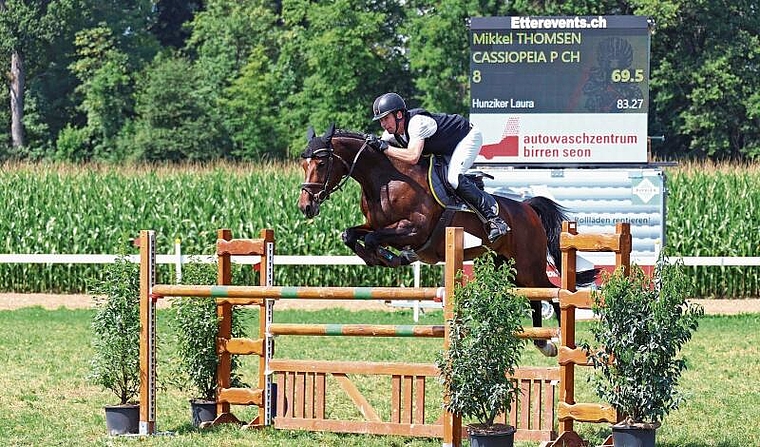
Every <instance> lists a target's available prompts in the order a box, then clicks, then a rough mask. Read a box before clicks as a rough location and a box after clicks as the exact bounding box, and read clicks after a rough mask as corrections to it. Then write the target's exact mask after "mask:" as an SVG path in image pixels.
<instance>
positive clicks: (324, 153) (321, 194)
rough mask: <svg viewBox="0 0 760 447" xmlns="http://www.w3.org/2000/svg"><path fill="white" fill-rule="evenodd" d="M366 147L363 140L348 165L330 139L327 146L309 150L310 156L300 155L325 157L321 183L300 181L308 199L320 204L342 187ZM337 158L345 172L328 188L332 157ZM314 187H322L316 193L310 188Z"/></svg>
mask: <svg viewBox="0 0 760 447" xmlns="http://www.w3.org/2000/svg"><path fill="white" fill-rule="evenodd" d="M366 148H367V142H366V141H365V142H364V143H363V144H362V147H361V148H359V150H358V151H356V155H355V156H354V159H353V161H352V162H351V164H350V165H349V164H348V162H347V161H346V160H344V159H343V157H341V156H340V155H338V154H336V153H335V149H333V147H332V143H331V141H330V140H328V141H327V146H326V147H323V148H319V149H315V150H313V151H311V153H310V156H306V154H305V153H304V154H303V155H301V157H302V158H304V159H306V158H327V175H325V181H324V182H322V183H315V182H304V183H301V191H304V192H306V194H308V195H309V199H310V200H311V201H313V202H316V203H317V204H321V203H322V202H324V201H325V200H327V199H329V198H330V195H331V194H332V193H334V192H335V191H339V190H340V189H341V188H343V185H345V184H346V182H347V181H348V179H349V178H350V177H351V174H353V173H354V168H355V167H356V161H357V160H358V159H359V156H360V155H361V154H362V152H364V149H366ZM335 158H337V159H338V160H339V161H340V162H341V163H343V166H344V167H345V168H346V171H347V174H345V175H344V176H343V177H341V179H340V180H339V181H338V183H337V184H336V185H335V186H334V187H332V188H330V189H329V190H328V186H327V184H328V182H329V181H330V178H331V174H332V169H333V159H335ZM315 188H322V189H320V190H319V191H318V192H317V193H316V194H315V193H313V192H312V189H315Z"/></svg>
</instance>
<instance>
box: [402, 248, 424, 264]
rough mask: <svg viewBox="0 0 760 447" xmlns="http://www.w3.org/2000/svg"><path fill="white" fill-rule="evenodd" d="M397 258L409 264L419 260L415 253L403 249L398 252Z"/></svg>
mask: <svg viewBox="0 0 760 447" xmlns="http://www.w3.org/2000/svg"><path fill="white" fill-rule="evenodd" d="M399 256H401V257H402V258H404V259H406V260H407V261H409V263H410V264H411V263H412V262H417V261H419V260H420V257H419V256H417V253H416V252H415V251H414V250H412V249H411V248H405V249H403V250H401V251H400V252H399Z"/></svg>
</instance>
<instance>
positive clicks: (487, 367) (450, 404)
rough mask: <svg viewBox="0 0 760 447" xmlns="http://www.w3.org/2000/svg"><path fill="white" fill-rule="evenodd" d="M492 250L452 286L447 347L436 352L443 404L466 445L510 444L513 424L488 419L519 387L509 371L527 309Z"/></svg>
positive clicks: (506, 406)
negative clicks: (461, 423)
mask: <svg viewBox="0 0 760 447" xmlns="http://www.w3.org/2000/svg"><path fill="white" fill-rule="evenodd" d="M494 256H495V255H494V254H493V253H489V254H487V255H485V256H482V257H480V258H478V259H476V260H475V265H474V269H473V271H474V278H473V279H470V280H469V281H467V282H466V283H465V284H464V285H457V286H456V288H455V291H454V317H453V319H452V320H450V321H448V322H447V324H448V326H449V329H450V334H451V339H450V344H449V348H448V349H447V350H444V351H442V352H441V353H440V354H439V355H438V357H437V358H436V366H438V368H439V369H440V371H441V373H440V374H441V380H442V382H443V384H444V386H445V389H446V392H447V395H448V401H447V403H446V404H445V406H446V409H447V410H448V411H450V412H452V413H454V414H459V415H461V416H462V417H463V418H467V419H470V420H472V419H474V420H476V421H477V423H475V422H473V423H470V424H468V425H467V431H468V434H469V437H470V445H471V446H474V447H477V446H496V445H508V446H509V445H513V443H514V432H515V429H514V427H512V426H509V425H505V424H501V423H494V421H495V419H496V417H497V416H498V415H500V414H502V413H505V412H508V411H509V409H510V407H511V405H512V402H514V401H515V400H516V399H517V397H518V393H519V392H520V391H519V388H518V386H517V383H516V381H514V380H513V379H511V378H510V376H512V375H513V374H514V372H515V368H516V367H517V365H518V363H519V360H520V355H521V353H522V349H523V347H524V340H523V339H520V338H518V337H517V336H516V334H517V333H519V332H522V324H521V320H522V318H523V317H525V316H526V315H528V314H529V312H530V304H529V302H528V300H527V299H525V298H524V297H522V296H518V295H516V294H515V293H514V269H513V263H512V262H510V263H505V264H502V265H501V266H499V267H498V268H497V267H496V266H495V265H494Z"/></svg>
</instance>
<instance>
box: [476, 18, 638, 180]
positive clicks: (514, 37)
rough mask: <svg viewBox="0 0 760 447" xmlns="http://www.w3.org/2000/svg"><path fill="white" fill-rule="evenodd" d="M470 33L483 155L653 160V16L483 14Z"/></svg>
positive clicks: (555, 161) (523, 161)
mask: <svg viewBox="0 0 760 447" xmlns="http://www.w3.org/2000/svg"><path fill="white" fill-rule="evenodd" d="M469 37H470V87H471V96H470V98H471V103H470V121H471V122H472V123H473V124H475V125H476V126H478V127H479V128H480V129H481V131H482V132H483V147H482V149H481V152H480V154H479V156H478V159H477V160H476V162H477V163H500V164H518V165H531V164H536V165H558V166H562V165H573V166H577V165H605V164H626V163H638V164H640V163H647V162H648V150H647V149H648V145H647V114H648V110H649V47H650V23H649V21H648V19H647V18H646V17H641V16H589V17H585V16H584V17H473V18H471V19H470V35H469Z"/></svg>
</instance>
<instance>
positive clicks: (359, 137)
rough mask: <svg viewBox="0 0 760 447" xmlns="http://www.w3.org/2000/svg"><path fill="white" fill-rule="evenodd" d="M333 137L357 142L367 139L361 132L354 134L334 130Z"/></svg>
mask: <svg viewBox="0 0 760 447" xmlns="http://www.w3.org/2000/svg"><path fill="white" fill-rule="evenodd" d="M335 137H348V138H354V139H357V140H364V139H366V138H367V134H366V133H362V132H355V131H353V130H346V129H335V135H333V138H335Z"/></svg>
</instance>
